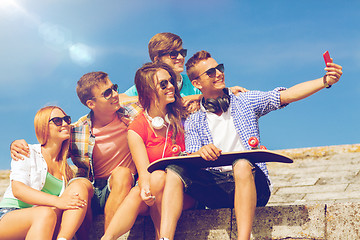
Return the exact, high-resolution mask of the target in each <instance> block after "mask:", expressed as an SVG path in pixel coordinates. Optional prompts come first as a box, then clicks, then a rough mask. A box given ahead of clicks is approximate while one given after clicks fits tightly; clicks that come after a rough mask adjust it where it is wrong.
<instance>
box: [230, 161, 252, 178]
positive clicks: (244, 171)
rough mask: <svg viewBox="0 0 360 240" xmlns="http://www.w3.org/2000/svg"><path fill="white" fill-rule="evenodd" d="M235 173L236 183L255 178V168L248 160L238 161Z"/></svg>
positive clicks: (234, 168) (234, 169)
mask: <svg viewBox="0 0 360 240" xmlns="http://www.w3.org/2000/svg"><path fill="white" fill-rule="evenodd" d="M233 171H234V179H235V181H237V180H249V179H253V178H254V176H253V166H251V165H250V163H249V162H248V161H247V160H238V161H237V162H236V163H235V165H234V167H233Z"/></svg>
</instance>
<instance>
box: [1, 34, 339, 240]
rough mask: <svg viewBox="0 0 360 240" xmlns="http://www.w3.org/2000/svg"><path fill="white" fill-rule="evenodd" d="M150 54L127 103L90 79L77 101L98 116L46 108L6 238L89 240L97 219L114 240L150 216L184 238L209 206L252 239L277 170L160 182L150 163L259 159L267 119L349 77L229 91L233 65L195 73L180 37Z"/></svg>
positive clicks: (242, 169)
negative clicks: (186, 215) (191, 220)
mask: <svg viewBox="0 0 360 240" xmlns="http://www.w3.org/2000/svg"><path fill="white" fill-rule="evenodd" d="M148 48H149V55H150V59H151V62H150V63H146V64H144V65H143V66H142V67H140V68H139V69H138V70H137V72H136V74H135V85H134V86H133V87H131V88H130V89H128V90H127V91H126V92H125V93H121V94H119V93H118V85H117V84H114V83H112V82H111V80H110V78H109V76H108V74H107V73H104V72H101V71H99V72H90V73H87V74H85V75H83V76H82V77H81V78H80V80H79V81H78V82H77V87H76V92H77V95H78V97H79V99H80V101H81V102H82V103H83V104H84V105H85V106H86V107H88V108H89V109H90V113H89V114H87V115H85V116H83V117H81V118H80V119H79V120H78V121H77V122H75V123H71V118H70V116H68V115H67V114H66V113H65V111H64V110H62V109H61V108H60V107H58V106H47V107H44V108H42V109H40V110H39V111H38V112H37V113H36V115H35V119H34V126H35V133H36V137H37V139H38V141H39V143H38V144H30V145H28V144H27V143H26V141H25V140H15V141H14V142H13V143H12V144H11V146H10V151H11V157H12V161H11V174H10V180H11V181H10V185H9V187H8V188H7V190H6V192H5V194H4V196H3V199H2V201H1V202H0V239H24V238H25V239H61V240H64V239H67V240H70V239H72V238H73V237H74V236H75V234H76V237H77V239H88V233H89V229H90V226H91V221H92V216H93V215H96V214H101V213H104V216H105V220H104V235H103V237H102V238H101V239H102V240H107V239H117V238H118V237H119V236H121V235H123V234H125V233H126V232H128V231H129V230H130V229H131V228H132V226H133V224H134V222H135V220H136V218H137V216H138V215H143V214H150V216H151V218H152V221H153V223H154V227H155V235H156V236H155V237H156V240H158V239H174V236H175V231H176V226H177V222H178V220H179V218H180V216H181V213H182V211H183V210H185V209H191V208H201V207H206V208H222V207H228V208H234V209H235V215H236V224H237V238H238V239H249V238H250V236H251V229H252V224H253V219H254V214H255V208H256V206H265V205H266V203H267V202H268V200H269V197H270V192H271V191H270V189H271V182H270V179H269V176H268V170H267V168H266V164H265V163H256V164H252V163H250V162H249V161H247V160H246V159H237V160H236V161H234V162H233V164H232V166H222V167H214V168H206V169H202V168H196V167H190V166H188V165H182V164H172V165H169V166H167V167H166V169H165V170H156V171H154V172H152V173H149V172H148V171H147V168H148V166H149V164H150V163H152V162H154V161H156V160H158V159H161V158H164V157H170V156H178V155H184V154H187V155H189V154H198V155H200V156H201V157H202V158H204V159H205V160H208V161H216V159H217V158H218V157H219V156H220V154H221V153H222V152H231V151H242V150H249V149H251V147H250V146H249V143H248V139H249V138H250V137H253V136H255V137H257V138H258V139H260V133H259V126H258V120H259V118H260V117H261V116H263V115H266V114H267V113H269V112H271V111H273V110H277V109H280V108H282V107H285V106H287V105H288V104H289V103H292V102H295V101H298V100H301V99H303V98H306V97H308V96H310V95H312V94H314V93H316V92H318V91H319V90H321V89H324V88H329V87H330V86H331V85H333V84H335V83H336V82H338V81H339V79H340V77H341V75H342V67H341V66H339V65H337V64H335V63H328V64H327V66H326V67H325V75H324V76H323V77H321V78H318V79H315V80H311V81H306V82H303V83H300V84H297V85H295V86H293V87H290V88H283V87H279V88H275V89H274V90H271V91H249V90H247V89H245V88H242V87H238V86H235V87H231V88H227V87H226V86H225V81H224V80H225V75H224V64H222V63H220V64H219V63H218V62H217V61H216V60H215V59H214V58H213V57H212V56H211V54H210V53H209V52H206V51H199V52H197V53H195V54H194V55H193V56H192V57H191V58H190V59H189V60H188V61H187V63H186V64H185V57H186V55H187V50H186V49H184V48H183V42H182V39H181V38H180V37H179V36H177V35H176V34H173V33H158V34H156V35H155V36H154V37H152V38H151V40H150V42H149V45H148ZM184 65H186V73H187V74H183V73H182V72H183V71H184ZM68 157H71V159H72V162H73V163H74V165H76V167H77V171H76V174H73V171H72V169H71V168H70V166H69V165H68V163H67V159H68Z"/></svg>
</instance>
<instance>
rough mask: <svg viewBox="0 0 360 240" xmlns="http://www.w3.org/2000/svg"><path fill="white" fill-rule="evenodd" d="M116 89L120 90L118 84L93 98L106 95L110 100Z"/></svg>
mask: <svg viewBox="0 0 360 240" xmlns="http://www.w3.org/2000/svg"><path fill="white" fill-rule="evenodd" d="M114 91H115V92H118V85H117V84H113V85H112V86H111V87H110V88H108V89H106V90H105V91H104V92H103V93H102V94H101V95H100V96H97V97H92V98H91V99H93V98H98V97H104V98H105V99H106V100H109V99H110V98H112V96H113V93H114Z"/></svg>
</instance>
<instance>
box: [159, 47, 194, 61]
mask: <svg viewBox="0 0 360 240" xmlns="http://www.w3.org/2000/svg"><path fill="white" fill-rule="evenodd" d="M179 53H180V55H181V56H183V57H186V55H187V49H181V50H179V51H176V50H174V51H171V52H166V53H162V54H159V56H160V57H161V56H164V55H167V54H169V56H170V58H171V59H176V58H177V57H178V56H179Z"/></svg>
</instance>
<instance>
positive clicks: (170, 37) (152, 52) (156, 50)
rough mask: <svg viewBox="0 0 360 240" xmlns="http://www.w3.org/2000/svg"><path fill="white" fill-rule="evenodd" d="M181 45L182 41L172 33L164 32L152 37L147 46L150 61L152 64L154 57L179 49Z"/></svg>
mask: <svg viewBox="0 0 360 240" xmlns="http://www.w3.org/2000/svg"><path fill="white" fill-rule="evenodd" d="M182 44H183V42H182V39H181V38H180V37H179V36H178V35H176V34H174V33H169V32H164V33H158V34H156V35H154V36H153V37H152V38H151V39H150V41H149V44H148V49H149V56H150V59H151V61H152V62H154V61H155V60H154V59H155V57H156V56H160V55H161V54H164V53H167V52H170V51H172V50H175V49H178V48H180V47H181V46H182Z"/></svg>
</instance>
